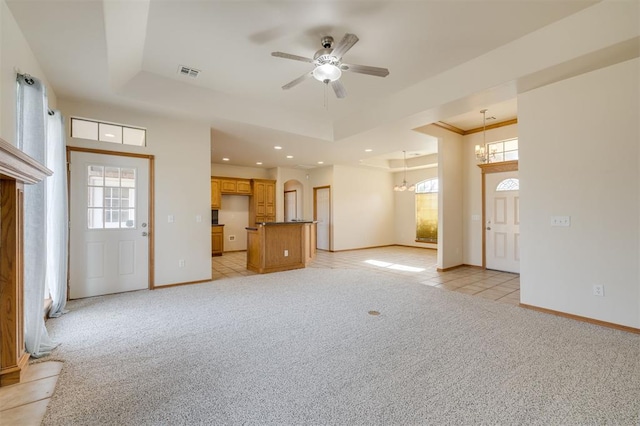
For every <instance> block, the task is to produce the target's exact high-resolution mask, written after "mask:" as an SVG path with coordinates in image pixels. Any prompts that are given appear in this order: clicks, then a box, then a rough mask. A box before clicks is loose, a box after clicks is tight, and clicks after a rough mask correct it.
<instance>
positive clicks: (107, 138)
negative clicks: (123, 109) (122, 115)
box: [99, 123, 122, 143]
mask: <svg viewBox="0 0 640 426" xmlns="http://www.w3.org/2000/svg"><path fill="white" fill-rule="evenodd" d="M99 130H100V141H101V142H113V143H122V126H115V125H113V124H104V123H100V125H99Z"/></svg>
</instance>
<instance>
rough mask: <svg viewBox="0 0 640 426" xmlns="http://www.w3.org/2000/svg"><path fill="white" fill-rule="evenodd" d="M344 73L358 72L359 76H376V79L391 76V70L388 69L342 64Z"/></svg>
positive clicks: (341, 67)
mask: <svg viewBox="0 0 640 426" xmlns="http://www.w3.org/2000/svg"><path fill="white" fill-rule="evenodd" d="M340 69H341V70H342V71H350V72H357V73H359V74H367V75H374V76H376V77H386V76H388V75H389V70H388V69H386V68H378V67H370V66H368V65H355V64H342V65H340Z"/></svg>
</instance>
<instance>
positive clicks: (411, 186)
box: [393, 151, 416, 192]
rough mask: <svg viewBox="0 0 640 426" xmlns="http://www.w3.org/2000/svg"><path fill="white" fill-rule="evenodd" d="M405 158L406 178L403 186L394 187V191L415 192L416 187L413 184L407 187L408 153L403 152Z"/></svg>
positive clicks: (403, 180)
mask: <svg viewBox="0 0 640 426" xmlns="http://www.w3.org/2000/svg"><path fill="white" fill-rule="evenodd" d="M402 154H403V156H404V178H403V179H402V185H396V186H394V187H393V190H394V191H400V192H402V191H415V189H416V186H415V185H413V184H411V185H407V151H402Z"/></svg>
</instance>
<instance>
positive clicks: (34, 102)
mask: <svg viewBox="0 0 640 426" xmlns="http://www.w3.org/2000/svg"><path fill="white" fill-rule="evenodd" d="M17 107H18V108H17V115H16V116H17V123H16V130H17V131H16V138H17V145H18V148H19V149H21V150H22V151H23V152H25V153H26V154H27V155H29V156H31V157H32V158H34V159H35V160H37V161H39V162H41V163H42V164H45V162H46V155H45V153H46V140H47V139H46V133H47V117H48V115H47V112H48V106H47V95H46V92H45V88H44V86H43V85H42V83H41V82H40V81H39V80H37V79H35V78H33V77H30V76H27V75H21V74H19V75H18V105H17ZM45 181H46V179H45ZM45 181H43V182H40V183H38V184H36V185H26V186H25V189H24V212H25V214H24V245H23V249H24V326H25V327H24V340H25V346H26V349H27V352H29V353H30V354H31V356H33V357H36V358H37V357H40V356H43V355H46V354H47V353H48V352H50V351H51V349H53V348H54V347H55V344H54V343H53V342H52V341H51V339H50V338H49V334H48V333H47V329H46V328H45V326H44V316H43V307H44V289H45V271H46V259H47V253H46V244H45V241H46V239H45V238H46V218H45V199H46V189H45Z"/></svg>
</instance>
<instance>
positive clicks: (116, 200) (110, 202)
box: [104, 188, 120, 207]
mask: <svg viewBox="0 0 640 426" xmlns="http://www.w3.org/2000/svg"><path fill="white" fill-rule="evenodd" d="M104 192H105V197H104V205H105V207H120V188H105V189H104Z"/></svg>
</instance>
